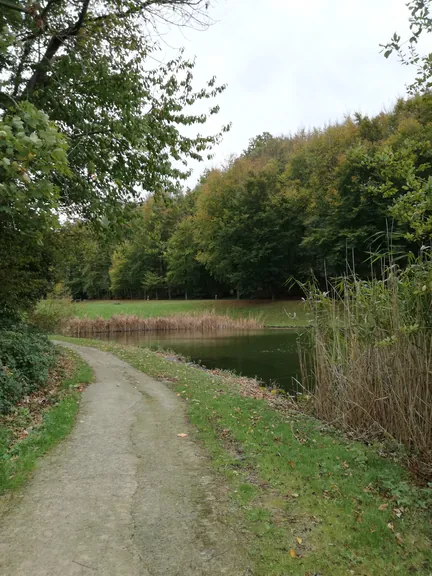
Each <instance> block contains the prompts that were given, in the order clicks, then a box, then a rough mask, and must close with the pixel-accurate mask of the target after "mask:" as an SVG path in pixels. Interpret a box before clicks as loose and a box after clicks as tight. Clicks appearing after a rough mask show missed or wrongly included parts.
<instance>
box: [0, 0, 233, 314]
mask: <svg viewBox="0 0 432 576" xmlns="http://www.w3.org/2000/svg"><path fill="white" fill-rule="evenodd" d="M207 5H208V3H207V2H206V1H205V0H127V1H122V2H119V1H118V0H103V1H100V2H96V1H95V0H67V1H65V2H63V1H58V0H45V2H43V3H38V2H31V1H30V2H25V1H24V0H22V1H21V0H0V30H1V38H0V119H1V122H2V127H3V129H2V132H4V133H5V134H6V136H7V138H9V136H10V135H9V132H8V131H7V130H6V129H5V127H6V126H8V125H9V124H10V123H12V124H11V126H12V129H13V130H15V133H13V136H14V137H16V139H17V146H15V144H14V146H15V148H14V149H13V154H19V155H20V156H19V158H18V160H17V162H16V163H14V161H13V160H11V159H10V158H9V152H8V150H9V148H7V147H6V144H4V143H3V145H2V146H1V147H0V153H1V154H2V155H1V156H0V165H2V166H3V168H2V170H3V175H2V176H3V179H2V182H5V186H6V188H7V190H6V189H4V190H6V192H4V190H3V193H5V194H6V195H8V196H9V195H10V194H11V193H12V192H13V187H14V186H16V178H17V177H18V178H19V180H20V185H19V187H18V188H19V193H20V194H21V192H22V190H23V189H24V188H25V187H26V186H28V187H29V188H30V187H32V189H33V190H36V187H37V186H39V184H38V181H40V183H41V184H40V190H39V191H38V192H37V193H38V194H39V195H40V196H39V198H40V200H38V206H37V209H31V210H29V211H28V213H27V216H28V218H29V219H30V220H31V222H30V223H29V224H28V227H33V228H34V229H35V230H38V234H37V235H36V233H35V239H33V240H31V241H30V240H29V244H28V245H27V247H26V250H27V252H29V253H30V251H31V250H30V248H31V247H32V246H33V242H38V243H39V245H40V248H36V249H35V250H33V254H32V257H33V256H35V257H36V258H38V260H37V261H38V263H39V264H40V266H39V264H37V263H36V262H32V264H31V265H30V264H29V263H28V262H29V261H28V262H27V261H26V260H25V258H24V257H23V258H18V257H17V258H15V259H14V260H13V261H12V260H9V261H8V263H9V266H10V267H9V271H8V273H9V275H10V277H11V278H15V281H14V283H15V284H21V285H22V286H23V287H24V286H26V285H28V286H29V285H30V284H29V281H28V277H29V274H31V275H32V278H34V279H35V281H36V279H37V283H38V289H37V290H34V291H33V293H34V296H33V298H36V297H37V295H40V294H43V293H44V291H46V289H47V287H48V282H47V280H48V279H49V278H48V276H49V270H48V268H49V265H48V263H49V259H48V257H47V255H46V253H47V251H49V247H48V246H47V242H48V239H49V233H48V230H49V228H50V226H47V225H46V224H47V222H48V221H50V222H51V226H54V224H53V223H54V221H55V220H56V218H57V216H58V214H59V213H60V212H61V213H62V214H63V216H69V217H70V216H74V217H76V216H78V217H80V218H81V219H83V220H91V221H92V222H93V223H94V225H95V226H96V227H98V228H102V229H103V228H107V227H108V226H111V228H112V227H113V226H116V225H119V226H117V228H119V229H120V228H121V225H122V224H124V214H125V212H124V211H123V207H124V206H125V205H126V204H127V203H130V201H131V199H134V198H137V197H138V196H140V194H142V192H143V191H146V192H151V193H156V194H160V193H161V192H162V190H170V189H171V190H173V189H176V188H177V187H178V181H179V180H181V179H182V178H185V177H187V175H188V170H187V162H188V159H190V158H194V159H202V158H203V156H205V155H209V153H210V149H211V147H212V145H213V144H214V143H215V142H217V141H218V140H219V139H220V137H221V135H222V133H223V131H224V130H225V129H226V128H223V129H222V131H221V132H220V133H219V134H217V135H215V136H208V137H203V136H200V135H197V136H196V137H188V136H185V135H184V134H183V128H184V127H190V126H191V125H197V126H199V125H201V124H203V123H205V122H206V120H207V118H208V116H209V115H211V114H215V113H217V111H218V107H217V106H211V107H210V109H209V111H208V114H194V113H193V111H192V112H191V110H192V107H193V105H194V104H195V103H196V102H197V101H199V100H207V99H210V98H213V97H215V96H217V95H218V94H219V93H220V92H222V91H223V89H224V87H221V86H217V85H216V81H215V79H214V78H212V79H210V80H209V81H208V83H207V84H206V86H205V87H204V88H202V89H199V90H194V88H193V74H192V71H193V67H194V62H191V61H187V60H185V59H184V58H183V54H182V53H180V54H179V55H178V57H176V58H174V59H173V60H172V61H171V62H168V63H167V64H166V65H164V66H158V67H156V68H152V67H151V66H150V61H151V60H150V58H151V57H153V56H154V53H155V51H156V50H157V44H156V43H155V41H154V39H152V37H151V35H150V34H149V28H151V29H152V31H153V32H154V30H155V29H156V30H157V25H158V22H159V21H166V20H169V21H171V22H174V23H177V24H180V25H182V24H186V23H188V24H191V23H192V24H194V25H203V26H205V25H206V23H207V19H206V16H205V12H206V7H207ZM30 104H31V105H32V106H31V107H30ZM186 109H187V111H186ZM40 110H44V111H45V112H46V113H47V114H48V116H47V115H46V114H45V113H42V112H40ZM21 114H27V117H29V116H32V117H34V119H36V117H39V118H40V121H41V122H42V121H43V122H45V123H46V127H47V130H49V131H51V132H52V131H53V130H57V135H58V138H57V136H55V137H54V136H53V135H52V134H48V132H47V133H46V134H44V133H42V132H41V133H39V135H38V132H37V130H36V131H35V129H34V127H33V126H32V125H31V123H30V122H29V121H28V120H25V122H27V124H26V126H24V128H23V130H22V129H21V128H19V127H18V128H16V129H15V128H14V127H13V122H15V120H14V118H15V116H17V115H18V116H20V115H21ZM48 119H49V120H50V121H52V122H54V123H55V125H54V124H49V120H48ZM21 120H22V119H21ZM32 121H33V120H32ZM48 124H49V126H48ZM22 133H23V134H24V136H25V137H26V138H28V139H30V140H29V141H28V142H26V143H25V144H23V143H22V142H18V140H19V139H20V138H21V135H22ZM11 134H12V133H11ZM60 134H62V136H63V138H62V139H61V141H60ZM2 138H3V139H5V138H6V137H5V136H2ZM46 138H49V139H50V141H49V142H46V144H47V145H48V146H52V149H51V150H50V151H49V152H48V148H44V147H43V146H42V145H41V142H42V143H43V142H44V140H45V139H46ZM56 138H57V140H56ZM32 139H33V141H32V142H30V141H31V140H32ZM20 147H21V148H20ZM26 149H28V153H29V156H28V158H27V159H24V157H23V156H22V153H23V152H24V151H26ZM4 150H6V152H7V153H6V155H4V154H3V152H4ZM45 151H46V152H47V153H46V154H45ZM39 154H41V156H40V158H39ZM47 154H49V155H50V158H51V164H53V163H54V164H55V166H50V164H47V163H46V157H47ZM7 162H10V164H6V163H7ZM2 163H3V164H2ZM38 163H40V164H43V166H44V168H43V169H41V170H33V172H31V173H30V172H28V171H27V164H28V165H29V166H30V164H31V166H32V167H37V166H38ZM15 169H16V170H18V172H19V173H18V172H17V173H13V171H14V170H15ZM43 170H46V172H44V171H43ZM20 171H21V172H20ZM50 178H51V180H50ZM27 179H29V182H26V180H27ZM48 183H49V185H48ZM42 188H43V191H42ZM11 191H12V192H11ZM42 198H43V199H44V203H43V202H42ZM18 204H19V203H18V202H13V203H12V204H10V205H9V206H8V210H10V212H9V216H8V218H9V220H10V222H12V221H14V222H15V223H16V222H17V221H18V220H19V218H20V214H19V213H16V214H15V210H16V209H18V208H19V206H18ZM3 212H5V209H4V208H3ZM8 226H9V229H11V227H14V230H15V232H16V231H17V230H18V227H17V226H16V225H15V224H13V225H11V224H8ZM42 230H45V231H46V232H47V233H46V234H42V233H39V232H41V231H42ZM19 231H20V232H22V229H20V230H19ZM49 232H50V233H51V229H50V230H49ZM36 236H37V238H36ZM14 238H15V237H14ZM29 238H30V237H29V235H27V239H29ZM6 240H7V242H6V243H5V244H4V246H5V247H4V249H3V251H4V252H5V253H7V254H8V255H10V254H12V253H13V251H14V249H15V248H16V249H17V253H18V252H19V251H20V248H21V246H22V245H21V246H17V245H16V244H15V241H16V240H15V239H14V240H12V237H7V238H6V237H5V241H6ZM6 245H7V248H6ZM39 253H40V254H39ZM37 254H39V256H40V257H39V256H38V255H37ZM4 261H5V260H4ZM44 261H45V262H46V264H47V265H43V264H44ZM29 268H30V269H31V272H29ZM141 280H142V279H141ZM140 282H141V281H140ZM9 283H10V284H11V285H12V280H11V281H10V282H9ZM14 293H15V294H16V295H17V297H16V298H15V299H14V305H19V303H20V302H21V303H24V302H27V303H28V304H30V300H31V299H28V300H26V298H24V294H22V296H23V297H22V298H21V297H19V296H18V294H20V293H19V292H16V291H14V290H11V291H10V292H9V294H14Z"/></svg>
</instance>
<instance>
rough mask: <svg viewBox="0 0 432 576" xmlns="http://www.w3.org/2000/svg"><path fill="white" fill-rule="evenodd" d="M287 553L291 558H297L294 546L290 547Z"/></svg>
mask: <svg viewBox="0 0 432 576" xmlns="http://www.w3.org/2000/svg"><path fill="white" fill-rule="evenodd" d="M289 555H290V556H291V558H297V554H296V551H295V550H294V548H291V549H290V551H289Z"/></svg>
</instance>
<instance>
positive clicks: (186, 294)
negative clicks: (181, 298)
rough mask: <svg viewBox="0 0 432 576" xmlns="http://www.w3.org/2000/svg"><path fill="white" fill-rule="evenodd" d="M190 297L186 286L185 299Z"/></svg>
mask: <svg viewBox="0 0 432 576" xmlns="http://www.w3.org/2000/svg"><path fill="white" fill-rule="evenodd" d="M187 299H188V293H187V288H185V300H187Z"/></svg>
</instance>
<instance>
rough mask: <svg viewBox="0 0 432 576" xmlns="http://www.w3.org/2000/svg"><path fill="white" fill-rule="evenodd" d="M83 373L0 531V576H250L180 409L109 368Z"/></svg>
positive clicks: (103, 357) (97, 360) (142, 379)
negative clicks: (75, 398)
mask: <svg viewBox="0 0 432 576" xmlns="http://www.w3.org/2000/svg"><path fill="white" fill-rule="evenodd" d="M68 346H69V347H70V348H72V349H74V350H76V351H77V352H78V353H79V354H80V355H81V356H82V357H83V358H84V360H86V361H87V362H88V363H89V364H90V365H91V366H92V367H93V369H94V371H95V376H96V382H95V383H94V384H91V385H90V386H89V387H88V388H87V389H86V391H85V392H84V394H83V398H82V404H81V408H80V413H79V415H78V421H77V423H76V426H75V428H74V431H73V433H72V434H71V435H70V436H69V438H68V439H67V440H66V441H65V442H63V443H62V444H60V445H59V446H57V447H56V448H55V449H54V450H53V451H52V452H51V453H50V454H49V455H48V456H47V457H45V458H43V459H42V461H41V464H40V466H39V468H38V470H37V471H36V473H35V475H34V477H33V479H32V480H31V481H30V483H29V484H28V485H27V486H26V487H25V488H24V489H23V490H22V492H21V493H19V494H18V495H17V496H16V497H14V498H13V499H12V504H11V505H10V506H9V507H8V509H7V511H4V512H3V515H2V517H1V524H0V576H72V575H73V576H75V575H76V576H81V575H82V576H90V575H95V576H195V575H196V576H198V575H200V576H204V575H212V576H218V575H222V574H226V575H229V576H237V575H238V576H240V575H246V574H252V571H251V570H250V569H249V568H248V567H247V561H246V560H245V556H246V555H245V553H244V549H243V547H242V545H241V543H240V539H239V537H238V536H237V535H236V533H235V532H234V531H233V530H232V529H231V528H230V527H229V526H227V525H226V524H225V523H224V518H225V517H226V506H227V502H226V498H225V497H224V494H225V490H224V487H223V486H222V485H221V483H220V481H218V480H216V479H215V477H214V476H213V474H212V472H211V470H210V468H209V465H208V462H207V460H206V457H205V455H204V454H203V452H202V449H201V448H200V446H198V445H197V444H196V443H194V442H193V441H192V440H190V439H189V438H184V439H180V438H178V437H177V434H178V433H182V432H188V426H189V425H188V424H187V421H186V418H185V414H184V408H183V404H182V401H181V400H180V399H179V398H177V397H176V395H175V394H174V393H173V392H172V391H171V390H169V388H168V387H166V386H165V385H164V384H163V383H160V382H157V381H156V380H153V379H152V378H149V377H148V376H145V375H144V374H142V373H141V372H138V371H137V370H135V369H133V368H132V367H131V366H129V365H128V364H126V363H124V362H122V361H121V360H119V359H118V358H116V357H115V356H112V355H110V354H107V353H104V352H101V351H99V350H95V349H92V348H86V347H79V346H75V345H69V344H68Z"/></svg>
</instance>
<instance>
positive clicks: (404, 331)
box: [301, 258, 432, 479]
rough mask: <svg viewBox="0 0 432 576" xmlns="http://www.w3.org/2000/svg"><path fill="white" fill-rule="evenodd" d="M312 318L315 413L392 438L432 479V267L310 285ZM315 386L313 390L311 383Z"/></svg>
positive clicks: (308, 377)
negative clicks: (377, 277)
mask: <svg viewBox="0 0 432 576" xmlns="http://www.w3.org/2000/svg"><path fill="white" fill-rule="evenodd" d="M304 288H305V291H306V293H307V294H308V302H309V305H310V308H311V311H312V313H313V318H314V321H313V327H312V330H311V333H310V345H311V347H310V350H309V351H308V352H311V354H310V356H309V361H308V362H304V359H305V348H304V347H303V349H302V350H301V356H302V360H303V361H302V379H303V385H304V386H305V387H306V388H309V390H311V394H312V395H313V398H314V403H313V406H314V411H315V414H316V416H317V417H318V418H320V419H323V420H325V421H327V422H330V423H331V424H333V425H335V426H339V427H341V428H343V429H345V430H351V431H354V432H355V433H356V434H358V435H360V436H363V437H369V438H383V437H385V438H391V439H393V440H395V441H396V442H397V443H399V444H402V445H404V446H405V447H406V449H407V452H408V454H409V459H410V464H411V465H412V467H413V468H414V469H415V471H416V472H417V473H418V474H420V475H422V476H424V477H425V478H428V479H431V478H432V332H431V330H432V263H431V261H430V259H427V260H425V259H424V258H422V259H420V260H417V261H416V262H414V263H411V264H410V266H409V267H408V268H407V269H405V270H399V269H397V267H396V266H394V265H392V266H391V267H390V268H389V269H388V270H387V271H386V273H385V275H384V279H382V280H371V281H360V280H358V279H357V278H355V277H350V278H349V277H345V278H342V279H339V280H338V281H337V282H333V283H330V285H329V290H328V292H324V293H323V292H320V291H319V289H318V288H317V285H308V286H304ZM311 381H313V385H312V386H311Z"/></svg>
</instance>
